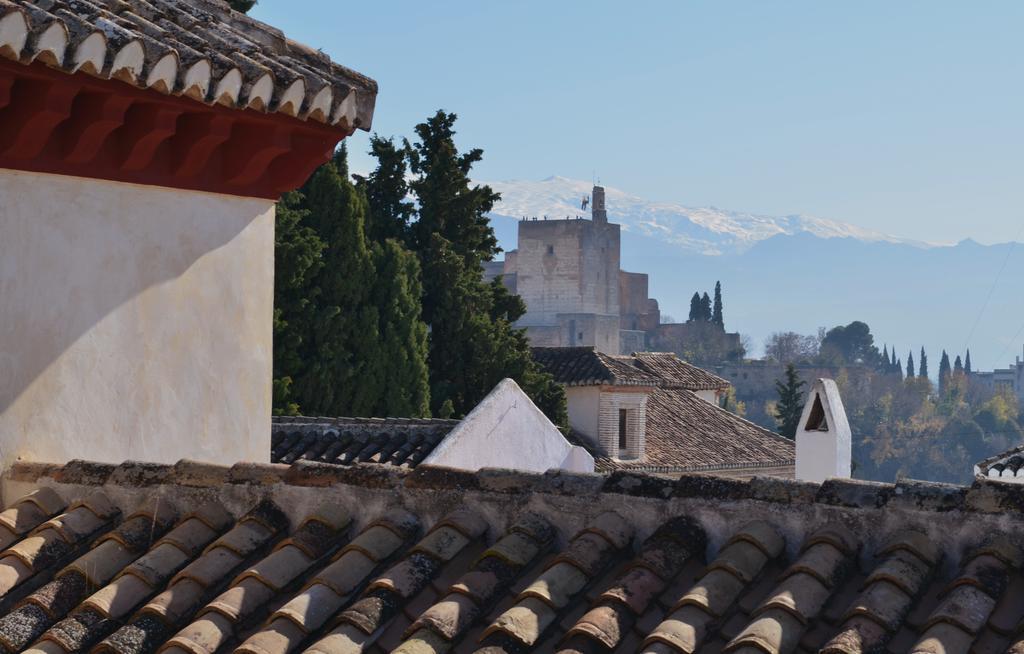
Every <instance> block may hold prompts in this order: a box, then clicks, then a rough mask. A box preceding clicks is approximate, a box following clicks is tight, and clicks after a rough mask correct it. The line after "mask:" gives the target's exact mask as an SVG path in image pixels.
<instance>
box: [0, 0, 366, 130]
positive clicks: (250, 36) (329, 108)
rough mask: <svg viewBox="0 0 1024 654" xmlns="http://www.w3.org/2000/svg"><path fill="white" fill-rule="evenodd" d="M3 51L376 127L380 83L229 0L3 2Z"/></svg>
mask: <svg viewBox="0 0 1024 654" xmlns="http://www.w3.org/2000/svg"><path fill="white" fill-rule="evenodd" d="M0 56H3V57H6V58H8V59H13V60H16V61H19V62H21V63H23V64H30V63H32V62H34V61H41V62H43V63H45V64H46V65H48V66H51V67H53V68H57V69H60V70H63V71H64V72H67V73H76V72H78V71H82V72H85V73H88V74H90V75H93V76H96V77H101V78H104V79H117V80H121V81H123V82H125V83H128V84H131V85H133V86H136V87H138V88H142V89H152V90H154V91H156V92H159V93H164V94H173V95H183V96H187V97H190V98H193V99H195V100H197V101H199V102H205V103H208V104H214V103H216V104H220V105H224V106H227V107H229V108H236V109H247V108H248V109H253V110H256V111H262V112H278V113H282V114H286V115H288V116H293V117H295V118H299V119H301V120H312V121H316V122H320V123H325V124H329V125H335V126H337V127H339V129H343V130H346V131H352V130H355V129H356V128H362V129H369V127H370V123H371V120H372V117H373V108H374V103H375V100H376V95H377V84H376V82H374V81H373V80H371V79H369V78H367V77H364V76H362V75H360V74H358V73H356V72H354V71H351V70H349V69H347V68H344V67H343V66H340V65H338V64H335V63H333V62H332V61H331V60H330V58H329V57H327V55H325V54H324V53H323V52H321V51H318V50H314V49H312V48H309V47H307V46H304V45H301V44H299V43H296V42H294V41H291V40H289V39H286V38H285V37H284V35H283V34H282V33H281V32H280V31H279V30H277V29H275V28H273V27H271V26H269V25H266V24H264V23H261V22H259V21H257V20H255V19H253V18H250V17H248V16H246V15H244V14H240V13H238V12H236V11H232V10H231V9H230V8H229V7H228V5H227V3H225V2H223V1H222V0H148V1H147V0H92V1H90V0H0Z"/></svg>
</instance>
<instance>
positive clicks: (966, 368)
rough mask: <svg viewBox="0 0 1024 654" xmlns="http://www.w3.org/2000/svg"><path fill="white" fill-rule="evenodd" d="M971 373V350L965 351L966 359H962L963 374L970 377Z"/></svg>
mask: <svg viewBox="0 0 1024 654" xmlns="http://www.w3.org/2000/svg"><path fill="white" fill-rule="evenodd" d="M972 372H973V371H972V370H971V350H970V348H968V349H967V357H966V358H965V359H964V374H965V375H967V376H970V374H971V373H972Z"/></svg>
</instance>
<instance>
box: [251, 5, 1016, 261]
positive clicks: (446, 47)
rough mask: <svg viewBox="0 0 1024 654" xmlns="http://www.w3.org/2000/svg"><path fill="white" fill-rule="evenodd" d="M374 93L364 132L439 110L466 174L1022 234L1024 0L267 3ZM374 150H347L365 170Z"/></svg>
mask: <svg viewBox="0 0 1024 654" xmlns="http://www.w3.org/2000/svg"><path fill="white" fill-rule="evenodd" d="M252 15H253V16H255V17H256V18H259V19H261V20H264V21H266V22H268V23H271V24H272V25H275V26H277V27H280V28H281V29H283V30H284V31H285V33H286V34H288V35H289V36H290V37H291V38H294V39H296V40H299V41H303V42H305V43H307V44H309V45H312V46H314V47H319V48H322V49H323V50H324V51H326V52H327V53H329V54H330V55H331V56H332V57H333V58H334V59H335V60H336V61H339V62H340V63H343V64H345V65H347V66H350V67H352V68H355V69H356V70H358V71H360V72H362V73H365V74H367V75H369V76H371V77H373V78H375V79H376V80H377V81H378V82H379V84H380V95H379V97H378V102H377V111H376V117H375V122H374V130H375V131H377V132H378V133H381V134H383V135H398V136H402V135H411V134H412V127H413V125H414V124H415V123H417V122H419V121H421V120H422V119H423V118H425V117H426V116H427V115H429V114H431V113H433V112H434V111H435V110H437V109H438V108H444V109H446V110H448V111H454V112H456V113H458V114H459V117H460V120H459V130H460V134H459V137H460V145H461V146H463V147H481V148H483V149H484V151H485V157H484V161H483V162H482V164H480V165H479V166H478V168H477V174H476V177H477V178H478V179H482V180H498V179H540V178H544V177H547V176H550V175H563V176H566V177H574V178H578V179H590V178H591V177H592V175H594V174H595V173H596V174H597V175H598V176H599V177H600V178H601V179H602V181H603V182H604V183H606V184H608V185H610V186H615V187H618V188H621V189H623V190H626V191H628V192H631V193H634V194H636V195H640V196H642V197H645V198H649V199H653V200H666V201H674V202H680V203H683V204H687V205H695V206H701V205H714V206H718V207H721V208H727V209H733V210H742V211H753V212H759V213H770V214H791V213H805V214H812V215H817V216H821V217H826V218H832V219H836V220H842V221H846V222H851V223H854V224H858V225H863V226H865V227H870V228H873V229H878V230H881V231H885V232H888V233H892V234H895V235H898V236H905V237H912V238H918V239H924V240H931V241H957V240H960V239H963V238H966V237H972V238H974V239H976V240H978V241H981V242H983V243H992V242H1000V241H1008V240H1014V239H1020V238H1022V237H1024V231H1022V228H1024V209H1022V207H1024V180H1022V172H1024V166H1022V163H1024V161H1022V159H1024V147H1022V146H1024V127H1022V123H1024V41H1022V40H1021V36H1020V35H1021V33H1022V30H1024V3H1020V2H985V3H962V2H961V3H954V2H898V3H894V2H858V3H839V2H820V1H814V2H810V1H808V2H760V1H753V0H751V1H749V2H725V1H723V2H711V1H707V2H682V1H680V0H672V1H669V0H665V1H658V2H655V1H646V2H645V1H640V0H638V1H636V2H628V3H627V2H621V0H619V1H616V2H605V1H603V0H589V1H587V2H583V1H582V0H581V1H569V0H564V1H555V0H546V1H540V0H525V1H516V2H490V1H486V2H481V1H480V0H475V1H463V0H453V1H449V0H445V1H444V2H423V1H422V0H415V1H414V0H374V1H373V2H341V1H339V0H300V1H296V0H260V3H259V5H258V6H257V7H256V9H254V10H253V12H252ZM366 149H367V138H366V137H365V136H364V135H359V136H356V137H354V138H353V139H352V140H351V142H350V150H353V151H355V152H354V153H353V167H354V168H356V169H366V168H368V167H369V166H370V162H369V160H368V159H367V158H366V157H365V156H364V155H362V154H361V152H362V151H364V150H366Z"/></svg>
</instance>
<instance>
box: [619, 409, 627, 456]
mask: <svg viewBox="0 0 1024 654" xmlns="http://www.w3.org/2000/svg"><path fill="white" fill-rule="evenodd" d="M628 448H629V443H628V442H627V441H626V410H625V409H619V449H620V450H625V449H628Z"/></svg>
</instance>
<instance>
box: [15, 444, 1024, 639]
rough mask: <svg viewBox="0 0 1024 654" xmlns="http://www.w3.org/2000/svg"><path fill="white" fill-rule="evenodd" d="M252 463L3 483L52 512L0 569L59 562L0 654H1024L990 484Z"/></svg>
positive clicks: (1013, 506)
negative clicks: (42, 548) (25, 489)
mask: <svg viewBox="0 0 1024 654" xmlns="http://www.w3.org/2000/svg"><path fill="white" fill-rule="evenodd" d="M253 466H254V464H247V465H246V466H244V472H243V466H236V467H235V468H231V469H227V468H225V469H223V470H221V471H220V472H219V473H218V472H217V470H216V467H210V466H196V465H195V464H192V463H190V462H181V463H179V464H177V465H175V466H154V465H145V466H143V465H140V464H133V463H128V464H124V465H121V466H112V465H103V464H86V463H84V462H75V463H72V464H69V465H67V466H48V465H39V464H19V465H17V466H15V469H14V470H13V471H12V473H11V474H10V475H9V476H8V479H7V486H6V487H7V488H12V487H14V486H16V485H18V484H34V485H36V486H39V487H41V488H42V489H45V490H38V491H35V493H34V494H33V495H31V496H30V497H27V498H26V499H23V500H16V501H15V502H14V503H13V504H12V506H13V508H14V509H15V510H17V511H20V510H22V509H24V508H25V507H26V506H29V505H31V506H39V505H40V504H41V505H44V506H45V507H47V508H46V510H45V512H44V513H46V514H51V513H53V514H56V515H55V517H52V518H51V517H49V516H48V515H47V516H44V517H46V518H47V519H46V520H44V521H43V522H39V523H38V524H37V525H36V526H35V527H34V528H31V529H29V531H28V532H26V533H25V535H23V536H22V537H21V539H20V540H17V541H16V542H15V543H14V544H12V545H9V546H8V547H7V549H5V550H3V551H0V562H3V561H6V560H7V559H9V558H11V557H14V558H15V559H18V557H17V555H15V554H13V553H12V552H13V551H15V548H17V547H18V544H19V543H21V542H23V541H27V540H29V539H31V538H33V534H38V535H39V536H40V537H46V538H50V537H54V538H58V539H60V542H62V543H66V544H69V545H70V546H71V547H72V548H74V552H72V551H71V550H69V549H66V548H62V549H60V553H61V554H62V557H61V558H60V560H56V559H54V560H51V561H50V564H49V565H48V566H43V565H39V566H36V567H35V568H33V572H34V575H33V576H32V577H26V578H24V579H22V580H20V581H18V582H17V583H15V584H14V585H13V586H10V587H9V588H8V590H7V591H6V592H4V593H3V594H0V650H3V651H12V652H13V651H31V652H43V653H46V654H59V653H61V652H78V651H95V652H117V653H119V654H120V653H124V654H127V653H132V654H143V653H149V652H158V651H159V652H174V653H175V654H185V653H189V654H214V653H215V652H223V651H241V652H250V653H252V654H287V653H289V652H318V653H321V654H347V653H349V652H376V651H398V652H403V653H404V654H419V653H421V652H424V653H431V654H439V653H441V652H466V651H468V652H472V651H479V652H490V653H497V652H524V651H550V652H566V653H570V652H580V653H583V652H651V653H656V654H679V653H684V654H696V653H707V654H713V653H718V652H743V653H744V654H755V653H760V654H795V653H803V652H811V651H824V652H828V653H829V654H866V653H868V652H872V653H874V652H878V653H881V652H891V653H892V654H896V653H898V652H914V653H918V652H920V653H922V654H924V653H927V654H967V653H968V652H979V653H982V652H985V653H987V652H1003V651H1018V650H1019V649H1020V648H1022V647H1024V602H1022V601H1021V598H1022V597H1024V555H1022V552H1021V549H1020V546H1021V541H1022V538H1024V520H1022V518H1021V510H1022V509H1024V495H1022V493H1024V490H1022V489H1021V488H1020V487H1017V486H1015V485H1011V484H1004V483H1001V482H989V481H984V480H982V481H979V482H977V483H976V484H975V485H973V486H972V487H969V488H961V487H954V486H946V485H938V484H923V483H918V482H901V483H899V484H896V485H892V484H868V483H863V482H855V481H849V480H834V481H829V482H826V483H825V484H821V485H818V484H806V483H800V482H793V481H786V480H780V479H767V478H761V479H755V480H753V481H750V482H738V481H735V480H727V479H721V478H710V477H696V476H695V477H684V478H682V479H680V480H677V481H669V480H664V479H658V478H654V477H645V476H643V475H631V474H622V473H618V474H615V475H612V476H611V477H601V476H598V475H582V474H568V473H564V472H552V473H549V474H546V475H538V474H522V473H514V472H511V471H500V470H485V471H481V472H480V473H476V474H474V473H468V472H464V471H457V470H446V469H439V468H433V467H430V466H420V467H418V468H416V469H414V470H405V469H401V468H397V467H385V466H366V465H360V464H356V465H353V466H351V467H338V466H329V465H324V464H317V463H309V462H301V463H298V464H295V465H293V466H291V467H288V466H281V465H271V466H263V468H265V470H263V471H262V472H261V473H259V474H255V473H253V471H252V468H253ZM204 475H205V479H206V481H205V482H204V481H203V479H204ZM179 480H187V481H188V483H189V485H187V486H183V485H179V483H178V482H179ZM77 497H85V498H87V499H86V500H83V501H75V498H77ZM115 497H116V498H118V503H117V504H115V503H114V502H113V500H112V498H115ZM157 499H159V502H158V501H157ZM65 505H66V506H67V507H68V508H65ZM227 508H230V509H231V510H232V511H233V512H235V515H237V516H238V518H237V522H236V521H235V520H236V518H232V517H231V516H229V515H228V514H227V513H226V512H225V509H227ZM26 515H28V514H26ZM122 515H129V517H128V518H125V519H123V520H122V519H121V518H120V516H122ZM72 516H74V517H72ZM178 516H181V517H180V518H179V517H178ZM150 525H151V529H152V532H150V531H149V530H148V529H143V528H142V527H150ZM58 526H59V527H60V528H58ZM61 529H63V533H64V536H61V535H60V534H61V533H62V532H61ZM46 534H50V535H49V536H47V535H46ZM65 537H66V538H67V539H68V540H65ZM18 560H20V559H18ZM40 563H42V562H40ZM1014 648H1017V649H1014Z"/></svg>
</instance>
